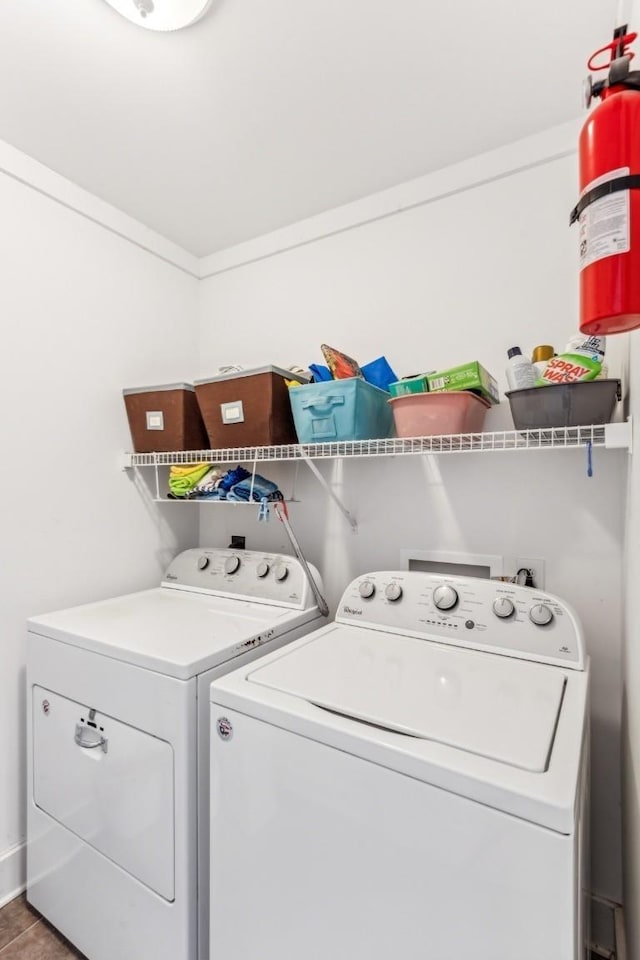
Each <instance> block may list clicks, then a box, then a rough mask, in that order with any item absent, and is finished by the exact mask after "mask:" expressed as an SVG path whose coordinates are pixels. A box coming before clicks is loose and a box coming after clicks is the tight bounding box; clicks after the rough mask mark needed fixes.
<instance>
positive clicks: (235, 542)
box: [229, 533, 247, 550]
mask: <svg viewBox="0 0 640 960" xmlns="http://www.w3.org/2000/svg"><path fill="white" fill-rule="evenodd" d="M246 542H247V538H246V537H238V536H236V535H235V533H232V534H231V543H230V544H229V550H244V549H245V546H246Z"/></svg>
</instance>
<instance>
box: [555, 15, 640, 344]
mask: <svg viewBox="0 0 640 960" xmlns="http://www.w3.org/2000/svg"><path fill="white" fill-rule="evenodd" d="M636 37H637V34H636V33H627V27H626V26H624V27H618V29H617V30H616V31H615V32H614V35H613V40H612V42H611V43H608V44H607V45H606V47H602V48H601V49H600V50H597V51H596V52H595V53H594V54H593V56H592V57H591V58H590V59H589V62H588V68H589V70H593V71H596V70H607V69H608V71H609V74H608V77H607V79H606V80H602V81H599V82H598V83H593V82H592V78H591V76H589V77H588V78H587V81H586V91H585V92H586V102H587V106H589V105H590V103H591V101H592V100H593V98H594V97H599V98H600V100H601V103H599V104H598V106H597V107H596V108H595V110H593V111H592V112H591V113H590V114H589V116H588V117H587V120H586V122H585V124H584V126H583V127H582V130H581V132H580V191H581V192H580V199H579V201H578V203H577V205H576V206H575V207H574V209H573V210H572V212H571V219H570V222H571V223H572V224H573V223H575V222H576V221H577V222H578V224H579V230H580V330H581V331H582V332H583V333H589V334H607V333H623V332H624V331H625V330H633V329H634V328H635V327H640V71H638V70H635V71H631V70H630V69H629V65H630V62H631V59H632V58H633V53H629V52H627V47H628V46H629V45H630V44H631V43H633V41H634V40H635V39H636ZM607 53H608V54H609V59H608V60H607V61H606V62H604V63H602V62H598V58H599V57H601V55H602V54H607Z"/></svg>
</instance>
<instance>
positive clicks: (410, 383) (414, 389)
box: [389, 374, 429, 397]
mask: <svg viewBox="0 0 640 960" xmlns="http://www.w3.org/2000/svg"><path fill="white" fill-rule="evenodd" d="M428 389H429V385H428V383H427V376H426V374H424V375H423V376H421V377H407V378H406V379H405V380H396V382H395V383H390V384H389V393H390V394H391V396H392V397H404V396H406V394H407V393H426V392H427V391H428Z"/></svg>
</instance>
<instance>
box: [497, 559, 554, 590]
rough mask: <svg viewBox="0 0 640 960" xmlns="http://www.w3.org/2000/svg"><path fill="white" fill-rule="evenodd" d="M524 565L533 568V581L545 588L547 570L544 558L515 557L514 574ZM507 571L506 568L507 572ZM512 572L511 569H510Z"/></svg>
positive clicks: (540, 587) (528, 568)
mask: <svg viewBox="0 0 640 960" xmlns="http://www.w3.org/2000/svg"><path fill="white" fill-rule="evenodd" d="M522 567H526V569H527V570H531V572H532V574H533V583H534V586H536V587H537V588H538V589H539V590H544V589H545V571H544V560H543V559H542V558H541V557H515V558H514V566H513V575H514V576H515V574H516V573H517V572H518V570H520V569H521V568H522ZM506 572H507V571H506V570H505V573H506ZM508 572H509V573H511V571H508Z"/></svg>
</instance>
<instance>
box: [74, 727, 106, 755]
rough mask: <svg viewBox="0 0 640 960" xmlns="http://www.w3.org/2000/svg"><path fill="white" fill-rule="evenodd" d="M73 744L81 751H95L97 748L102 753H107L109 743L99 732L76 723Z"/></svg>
mask: <svg viewBox="0 0 640 960" xmlns="http://www.w3.org/2000/svg"><path fill="white" fill-rule="evenodd" d="M73 739H74V740H75V742H76V743H77V744H78V746H79V747H82V749H83V750H96V749H97V748H98V747H100V748H101V749H102V752H103V753H106V752H107V749H108V746H109V741H108V740H107V738H106V737H103V736H102V734H101V733H100V731H99V730H96V729H95V728H94V727H87V726H85V725H84V724H83V723H76V732H75V735H74V738H73Z"/></svg>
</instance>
